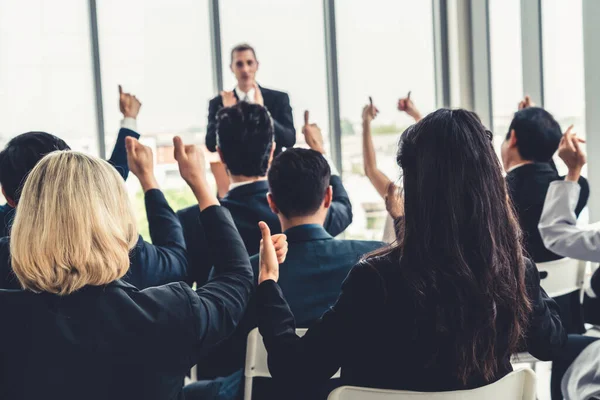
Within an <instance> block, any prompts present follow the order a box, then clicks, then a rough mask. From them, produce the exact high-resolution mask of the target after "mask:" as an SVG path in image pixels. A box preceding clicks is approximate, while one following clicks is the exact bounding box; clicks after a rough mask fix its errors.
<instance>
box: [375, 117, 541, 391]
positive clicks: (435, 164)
mask: <svg viewBox="0 0 600 400" xmlns="http://www.w3.org/2000/svg"><path fill="white" fill-rule="evenodd" d="M397 162H398V165H399V166H400V167H401V168H402V170H403V180H404V210H405V217H404V218H403V219H402V220H401V221H402V222H401V223H400V224H401V226H400V227H399V229H398V230H399V237H398V241H397V243H396V244H395V245H393V246H392V247H389V248H386V249H383V250H380V251H379V252H378V253H376V254H373V255H371V256H374V255H377V256H382V255H385V256H387V257H392V258H393V259H397V260H398V268H399V274H400V276H401V279H402V281H403V282H404V283H405V285H406V286H407V287H409V288H410V289H409V290H410V291H412V293H411V295H412V296H414V298H415V304H417V307H422V308H423V310H422V311H423V312H424V314H426V315H430V316H433V317H434V318H435V331H436V333H439V334H441V335H452V337H453V338H454V340H453V343H455V348H454V349H453V351H454V353H455V360H456V362H457V366H458V368H457V378H458V379H459V380H460V381H462V382H463V384H465V385H466V384H467V382H468V381H469V379H470V377H472V376H473V375H478V376H483V378H484V379H485V380H486V381H488V382H489V381H492V380H493V379H494V378H495V375H496V372H497V371H498V366H499V364H500V363H501V362H502V361H503V359H504V358H505V357H507V356H508V355H509V353H512V352H516V351H517V347H518V345H519V343H521V340H522V339H523V338H524V334H525V331H526V327H527V320H528V315H529V313H530V311H531V304H530V301H529V299H528V296H527V292H526V285H525V261H524V258H523V250H522V247H521V233H520V229H519V226H518V222H517V219H516V218H515V213H514V210H513V207H512V204H511V202H510V199H509V197H508V193H507V189H506V184H505V180H504V178H503V176H502V168H501V165H500V162H499V160H498V157H497V156H496V153H495V152H494V149H493V146H492V134H491V132H489V131H487V130H486V129H485V127H484V126H483V125H482V124H481V121H480V120H479V118H478V117H477V115H476V114H474V113H472V112H469V111H465V110H448V109H440V110H437V111H436V112H434V113H432V114H430V115H428V116H427V117H425V118H424V119H422V120H421V121H420V122H419V123H417V124H415V125H413V126H411V127H410V128H408V129H407V130H406V131H405V132H404V133H403V134H402V136H401V139H400V143H399V149H398V154H397ZM369 259H370V258H368V259H367V260H369ZM498 321H502V323H501V324H500V323H498ZM499 338H502V344H499V343H498V340H499ZM506 338H508V340H507V339H506ZM506 340H507V341H506ZM434 357H435V356H434ZM431 361H432V362H435V360H431Z"/></svg>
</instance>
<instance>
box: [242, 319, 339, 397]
mask: <svg viewBox="0 0 600 400" xmlns="http://www.w3.org/2000/svg"><path fill="white" fill-rule="evenodd" d="M306 331H307V329H296V335H298V336H300V337H302V336H304V334H305V333H306ZM258 377H261V378H270V377H271V373H270V372H269V366H268V364H267V349H265V344H264V343H263V338H262V336H261V334H260V333H259V332H258V328H254V329H252V330H251V331H250V333H249V334H248V347H247V349H246V367H245V368H244V400H251V399H252V379H254V378H258ZM339 377H340V371H338V372H337V373H336V374H335V375H334V376H332V378H339Z"/></svg>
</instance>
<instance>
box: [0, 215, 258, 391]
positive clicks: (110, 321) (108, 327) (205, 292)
mask: <svg viewBox="0 0 600 400" xmlns="http://www.w3.org/2000/svg"><path fill="white" fill-rule="evenodd" d="M200 218H201V220H202V223H203V224H204V226H206V228H207V229H208V230H210V232H211V235H210V236H209V238H208V241H209V249H210V252H211V254H212V256H213V258H214V259H215V260H216V263H215V275H214V277H213V278H212V279H211V281H210V282H208V283H207V284H206V285H205V286H203V287H201V288H199V289H198V290H197V291H195V292H194V291H193V290H191V289H190V287H189V286H187V285H186V284H185V283H172V284H169V285H167V286H161V287H154V288H149V289H146V290H142V291H140V290H138V289H136V288H134V287H132V286H130V285H128V284H126V283H124V282H122V281H116V282H113V283H110V284H108V285H106V286H102V287H93V286H87V287H85V288H83V289H81V290H79V291H77V292H76V293H73V294H71V295H68V296H56V295H53V294H49V293H40V294H36V293H33V292H29V291H21V290H0V315H1V316H2V329H0V343H3V344H4V345H3V346H0V398H1V399H7V400H8V399H10V400H38V399H61V400H80V399H86V400H106V399H111V400H131V399H144V400H167V399H170V400H175V399H178V400H179V399H183V394H182V387H183V379H184V376H185V374H186V373H187V372H189V369H190V367H191V366H192V365H193V364H194V362H195V359H194V357H193V355H194V354H196V352H197V351H201V350H208V349H210V348H211V347H212V346H214V345H216V344H217V343H219V342H220V341H221V340H223V339H224V338H225V337H227V335H229V334H230V333H231V332H232V331H233V329H234V328H235V326H236V324H237V323H238V321H239V319H240V318H241V316H242V314H243V312H244V309H245V308H246V304H247V301H248V298H249V296H250V292H251V290H252V287H253V282H252V270H251V268H250V261H249V260H248V255H247V254H246V251H245V249H244V245H243V243H242V240H241V238H240V236H239V234H238V233H237V231H236V229H235V225H234V224H233V222H232V220H231V217H230V215H229V213H228V212H227V210H225V209H224V208H222V207H218V206H213V207H209V208H207V209H206V210H204V211H203V212H202V213H201V215H200ZM146 267H147V268H149V269H151V268H152V266H151V265H147V266H146ZM31 376H35V382H31V380H30V379H31Z"/></svg>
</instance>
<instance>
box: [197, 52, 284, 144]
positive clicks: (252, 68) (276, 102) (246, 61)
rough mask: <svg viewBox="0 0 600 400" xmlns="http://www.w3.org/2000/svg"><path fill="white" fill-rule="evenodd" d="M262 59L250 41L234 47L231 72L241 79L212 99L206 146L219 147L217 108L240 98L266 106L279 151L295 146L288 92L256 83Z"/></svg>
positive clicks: (227, 105) (235, 102) (231, 103)
mask: <svg viewBox="0 0 600 400" xmlns="http://www.w3.org/2000/svg"><path fill="white" fill-rule="evenodd" d="M258 66H259V62H258V60H257V59H256V52H255V51H254V48H252V46H250V45H248V44H240V45H238V46H236V47H234V48H233V49H232V50H231V65H230V68H231V72H233V73H234V74H235V78H236V80H237V82H238V84H237V86H236V87H235V89H234V90H233V91H231V92H221V93H220V95H219V96H216V97H215V98H213V99H212V100H211V101H210V102H209V106H208V127H207V129H206V147H207V148H208V150H210V151H212V152H215V151H217V149H216V147H217V112H218V111H219V110H220V109H221V108H223V107H231V106H234V105H235V104H237V103H238V102H239V101H240V100H241V101H245V102H249V103H255V104H259V105H261V106H264V107H265V108H266V109H267V110H268V111H269V113H270V114H271V117H272V118H273V125H274V128H275V143H276V147H275V155H276V156H277V155H278V154H279V153H281V150H282V148H283V147H293V146H294V144H295V143H296V130H295V129H294V118H293V116H292V107H291V106H290V98H289V96H288V95H287V93H284V92H279V91H277V90H272V89H267V88H264V87H262V86H259V85H258V84H257V83H256V72H257V71H258Z"/></svg>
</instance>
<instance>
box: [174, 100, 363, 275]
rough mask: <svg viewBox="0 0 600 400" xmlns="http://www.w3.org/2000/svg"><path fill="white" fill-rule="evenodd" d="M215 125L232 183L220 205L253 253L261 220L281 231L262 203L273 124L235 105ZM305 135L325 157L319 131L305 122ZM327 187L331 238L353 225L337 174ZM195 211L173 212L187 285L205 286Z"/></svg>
mask: <svg viewBox="0 0 600 400" xmlns="http://www.w3.org/2000/svg"><path fill="white" fill-rule="evenodd" d="M217 124H218V146H217V151H218V153H219V156H220V157H221V160H222V161H223V164H224V165H225V166H226V168H227V173H228V174H229V178H230V180H231V186H230V187H229V192H228V193H227V194H226V195H225V196H224V197H223V198H222V199H221V205H222V206H223V207H225V208H227V209H228V210H229V211H230V212H231V215H232V217H233V221H234V222H235V224H236V226H237V228H238V231H239V232H240V235H241V236H242V239H243V240H244V244H245V245H246V250H248V254H249V255H254V254H256V253H258V249H259V243H260V230H259V229H258V222H259V221H265V222H266V223H267V224H268V225H269V228H271V232H273V233H274V234H277V233H281V225H280V223H279V219H278V218H277V215H276V214H274V213H273V212H272V211H271V209H270V208H269V204H268V203H267V193H268V191H269V185H268V182H267V178H266V174H267V168H268V167H269V163H270V161H271V159H272V158H273V152H274V149H273V123H272V122H271V118H270V117H269V114H268V112H267V110H266V109H265V108H264V107H262V106H259V105H257V104H249V103H246V102H240V103H238V104H236V105H235V106H233V107H229V108H224V109H223V110H221V111H220V112H219V114H218V115H217ZM304 133H305V136H306V141H307V143H308V144H309V146H311V147H312V148H314V149H315V150H317V151H319V152H321V153H324V150H323V137H322V135H321V130H320V129H319V127H318V126H317V125H315V124H312V125H308V124H306V126H305V129H304ZM329 184H330V185H331V187H332V188H333V195H332V202H331V206H330V207H329V209H328V212H327V215H326V217H325V222H324V223H323V226H324V228H325V230H326V231H327V232H328V233H329V234H330V235H332V236H337V235H339V234H340V233H342V232H343V231H344V229H346V227H347V226H348V225H350V223H351V222H352V205H351V203H350V198H349V197H348V194H347V193H346V190H345V189H344V186H343V185H342V181H341V179H340V177H339V176H337V174H335V173H334V174H332V176H331V179H330V181H329ZM198 213H199V211H198V207H188V208H185V209H183V210H180V211H178V212H177V214H178V216H179V218H180V220H181V223H182V225H183V231H184V235H185V239H186V243H187V250H188V265H189V266H190V270H189V271H188V279H189V283H191V282H194V281H195V282H196V283H198V284H200V285H201V284H204V282H206V279H207V278H208V273H209V271H210V268H211V267H212V263H211V260H210V259H209V258H208V257H206V256H205V254H206V253H207V249H206V248H204V247H203V245H202V244H203V243H206V240H205V239H204V231H203V229H202V228H201V225H200V224H199V216H198Z"/></svg>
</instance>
